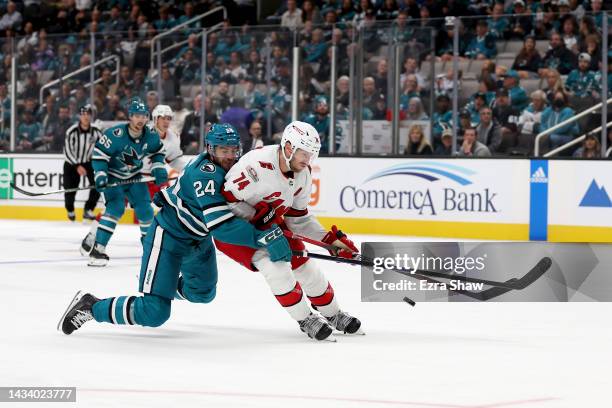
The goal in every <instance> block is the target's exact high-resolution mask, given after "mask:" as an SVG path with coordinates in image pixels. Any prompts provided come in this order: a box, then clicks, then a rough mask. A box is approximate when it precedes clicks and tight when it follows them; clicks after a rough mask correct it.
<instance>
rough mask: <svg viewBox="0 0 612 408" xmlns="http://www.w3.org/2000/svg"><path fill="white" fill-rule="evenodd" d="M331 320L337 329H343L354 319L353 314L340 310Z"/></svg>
mask: <svg viewBox="0 0 612 408" xmlns="http://www.w3.org/2000/svg"><path fill="white" fill-rule="evenodd" d="M329 321H330V323H331V324H333V325H334V327H335V328H336V329H337V330H339V331H343V330H344V329H346V327H347V326H348V325H349V324H350V323H351V322H352V321H353V316H351V315H350V314H348V313H345V312H338V313H336V314H335V315H334V316H333V317H331V318H330V319H329Z"/></svg>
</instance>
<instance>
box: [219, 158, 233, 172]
mask: <svg viewBox="0 0 612 408" xmlns="http://www.w3.org/2000/svg"><path fill="white" fill-rule="evenodd" d="M217 161H218V163H219V166H221V167H223V169H224V170H225V171H229V169H231V168H232V166H233V165H234V163H236V159H234V158H223V159H217Z"/></svg>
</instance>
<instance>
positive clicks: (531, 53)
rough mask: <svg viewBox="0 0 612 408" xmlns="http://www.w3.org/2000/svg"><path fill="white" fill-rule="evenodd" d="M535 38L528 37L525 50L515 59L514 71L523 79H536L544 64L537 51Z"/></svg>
mask: <svg viewBox="0 0 612 408" xmlns="http://www.w3.org/2000/svg"><path fill="white" fill-rule="evenodd" d="M535 46H536V42H535V38H534V37H532V36H527V37H526V38H525V42H524V43H523V48H521V51H519V53H518V55H517V56H516V58H515V59H514V63H513V64H512V69H513V70H515V71H517V72H518V74H519V76H520V77H521V78H524V79H526V78H536V77H537V75H538V70H539V69H540V66H541V64H542V57H540V53H539V52H538V50H536V47H535Z"/></svg>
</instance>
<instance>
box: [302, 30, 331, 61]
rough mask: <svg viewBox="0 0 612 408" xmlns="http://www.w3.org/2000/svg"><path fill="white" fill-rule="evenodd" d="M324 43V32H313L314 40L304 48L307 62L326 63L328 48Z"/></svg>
mask: <svg viewBox="0 0 612 408" xmlns="http://www.w3.org/2000/svg"><path fill="white" fill-rule="evenodd" d="M328 46H329V45H328V44H327V43H326V42H325V41H323V30H321V29H320V28H317V29H314V30H312V40H311V41H310V43H308V44H306V45H305V46H304V48H303V50H304V55H305V59H304V60H305V61H306V62H318V63H325V62H326V59H327V47H328Z"/></svg>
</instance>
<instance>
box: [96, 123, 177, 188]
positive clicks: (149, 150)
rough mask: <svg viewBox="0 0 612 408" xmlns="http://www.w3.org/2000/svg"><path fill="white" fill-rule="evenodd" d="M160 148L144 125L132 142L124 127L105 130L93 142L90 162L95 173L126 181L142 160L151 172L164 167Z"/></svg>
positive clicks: (148, 128) (159, 142)
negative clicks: (149, 162) (94, 142)
mask: <svg viewBox="0 0 612 408" xmlns="http://www.w3.org/2000/svg"><path fill="white" fill-rule="evenodd" d="M163 148H164V145H163V144H162V142H161V140H160V139H159V135H158V134H157V132H156V131H155V129H153V128H152V127H150V126H149V125H146V126H145V127H144V129H143V131H142V135H141V136H140V137H139V138H137V139H135V138H133V137H132V136H130V134H129V133H128V124H121V125H117V126H113V127H111V128H108V129H106V131H104V133H103V135H102V136H101V137H100V138H99V139H98V141H97V142H96V146H95V148H94V151H93V156H92V161H93V168H94V170H95V172H96V173H98V172H105V173H108V174H109V176H112V177H115V178H117V179H121V180H126V179H129V178H132V177H134V176H136V175H138V174H140V172H141V170H142V162H143V159H144V158H145V157H147V156H148V157H149V158H150V159H151V170H153V169H155V168H158V167H163V166H164V158H165V154H164V149H163Z"/></svg>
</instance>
